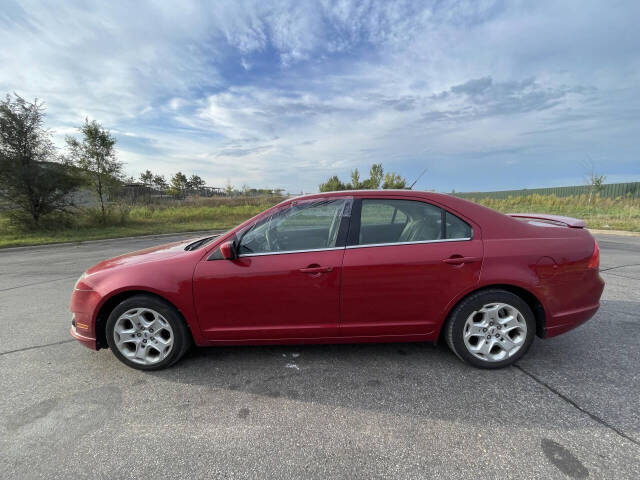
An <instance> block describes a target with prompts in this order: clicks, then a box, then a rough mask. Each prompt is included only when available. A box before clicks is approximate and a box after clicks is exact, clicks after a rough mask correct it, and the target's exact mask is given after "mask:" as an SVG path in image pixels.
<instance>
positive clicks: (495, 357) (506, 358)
mask: <svg viewBox="0 0 640 480" xmlns="http://www.w3.org/2000/svg"><path fill="white" fill-rule="evenodd" d="M535 331H536V323H535V318H534V315H533V312H532V311H531V308H529V305H527V303H526V302H525V301H524V300H523V299H522V298H520V297H519V296H517V295H516V294H514V293H511V292H508V291H506V290H499V289H491V290H484V291H480V292H478V293H475V294H472V295H470V296H469V297H467V298H465V299H464V300H462V301H461V302H460V303H459V304H458V305H457V306H456V307H455V308H454V309H453V311H452V312H451V315H450V316H449V319H448V322H447V324H446V326H445V332H444V333H445V339H446V341H447V344H448V345H449V348H451V350H452V351H453V353H455V354H456V355H457V356H458V357H459V358H460V359H462V360H463V361H465V362H467V363H470V364H472V365H474V366H476V367H479V368H501V367H506V366H508V365H511V364H513V363H514V362H516V361H517V360H518V359H519V358H521V357H522V356H523V355H524V354H525V353H526V352H527V350H528V349H529V347H530V346H531V343H532V342H533V337H534V336H535Z"/></svg>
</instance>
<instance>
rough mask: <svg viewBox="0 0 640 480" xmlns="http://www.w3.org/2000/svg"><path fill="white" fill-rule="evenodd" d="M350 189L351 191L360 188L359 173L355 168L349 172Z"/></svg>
mask: <svg viewBox="0 0 640 480" xmlns="http://www.w3.org/2000/svg"><path fill="white" fill-rule="evenodd" d="M351 188H352V189H353V190H358V189H359V188H362V182H361V181H360V172H359V171H358V169H357V168H354V169H353V170H351Z"/></svg>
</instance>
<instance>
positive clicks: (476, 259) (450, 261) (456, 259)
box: [442, 255, 482, 265]
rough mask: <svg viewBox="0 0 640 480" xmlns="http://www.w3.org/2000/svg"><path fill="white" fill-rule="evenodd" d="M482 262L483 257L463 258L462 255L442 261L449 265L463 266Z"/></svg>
mask: <svg viewBox="0 0 640 480" xmlns="http://www.w3.org/2000/svg"><path fill="white" fill-rule="evenodd" d="M480 260H482V258H481V257H463V256H462V255H452V256H451V257H449V258H445V259H444V260H442V261H443V262H444V263H448V264H449V265H462V264H463V263H473V262H479V261H480Z"/></svg>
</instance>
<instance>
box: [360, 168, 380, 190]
mask: <svg viewBox="0 0 640 480" xmlns="http://www.w3.org/2000/svg"><path fill="white" fill-rule="evenodd" d="M383 175H384V169H383V168H382V164H381V163H374V164H373V165H371V169H370V170H369V180H365V182H364V183H366V184H367V186H366V187H364V188H369V189H371V190H377V189H378V188H380V184H381V183H382V177H383Z"/></svg>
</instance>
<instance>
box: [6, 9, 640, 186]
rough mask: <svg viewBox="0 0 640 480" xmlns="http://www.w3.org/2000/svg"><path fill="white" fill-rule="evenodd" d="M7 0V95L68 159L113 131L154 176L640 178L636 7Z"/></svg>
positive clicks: (459, 182)
mask: <svg viewBox="0 0 640 480" xmlns="http://www.w3.org/2000/svg"><path fill="white" fill-rule="evenodd" d="M0 3H1V4H2V7H1V8H0V45H1V48H0V93H6V92H16V93H18V94H20V95H22V96H25V97H27V98H29V99H32V98H34V97H38V98H39V99H42V100H44V101H45V102H46V104H47V107H48V111H47V112H48V125H49V126H50V127H51V129H53V130H54V131H55V136H56V141H57V143H58V144H59V145H60V146H61V147H62V146H63V145H64V136H65V135H66V134H70V133H74V132H75V128H76V127H77V126H78V125H79V124H80V123H81V122H82V121H83V119H84V118H85V117H89V118H90V119H96V120H98V121H100V122H101V123H102V124H103V125H104V126H105V127H107V128H109V129H110V130H111V131H112V132H113V133H114V134H115V135H116V137H117V139H118V151H119V157H120V158H121V159H122V160H123V161H124V162H126V170H127V172H128V173H129V174H133V175H136V176H137V174H138V173H139V172H140V171H142V170H144V169H147V168H149V169H151V170H153V171H155V172H158V173H162V174H165V175H170V174H171V173H172V172H175V171H177V170H182V171H183V172H185V173H187V174H191V173H197V174H199V175H201V176H202V177H203V178H205V179H206V180H207V182H208V183H209V184H210V185H214V186H222V185H224V184H225V183H226V181H227V179H230V180H231V182H232V184H234V185H236V186H240V185H242V184H247V185H249V186H252V187H282V188H285V189H287V190H289V191H292V192H299V191H301V190H303V191H305V192H312V191H315V190H317V185H318V183H320V182H321V181H322V180H323V179H325V178H326V177H328V176H329V175H332V174H339V175H341V176H343V177H344V178H345V180H346V179H348V175H349V171H350V170H351V169H352V168H354V167H358V168H359V169H360V171H361V172H362V171H366V170H368V166H369V165H370V164H371V163H373V162H382V163H383V164H384V166H385V169H386V170H394V171H397V172H398V173H400V174H402V175H404V176H405V177H407V178H409V179H413V178H414V177H415V176H417V175H418V174H419V173H420V171H422V170H423V169H424V168H427V169H428V171H427V173H426V175H425V176H424V177H423V178H422V180H421V181H420V182H418V184H417V187H419V188H421V189H432V188H433V189H437V190H440V191H451V190H452V189H455V190H456V191H476V190H493V189H508V188H524V187H538V186H555V185H566V184H581V183H583V182H584V177H585V174H586V173H587V170H588V168H589V167H587V166H585V164H588V163H589V162H590V163H591V164H592V165H593V166H594V169H595V170H596V171H597V172H599V173H603V174H605V175H607V179H608V181H611V182H614V181H631V180H640V155H639V154H640V28H638V25H637V21H638V19H639V18H640V2H638V1H636V0H630V1H613V0H608V1H604V0H603V1H600V2H590V1H585V0H581V1H534V2H532V1H522V2H518V1H473V0H468V1H460V2H458V1H417V0H416V1H407V2H392V1H386V0H385V1H382V0H380V1H355V0H344V1H335V2H334V1H326V0H325V1H309V2H307V1H301V0H291V1H269V0H259V1H255V2H254V1H240V0H232V1H228V2H224V1H215V2H213V1H206V2H193V1H186V0H181V1H179V2H175V3H171V2H168V1H157V2H144V1H136V2H115V1H113V2H111V1H110V2H105V1H97V2H90V1H77V2H70V1H57V2H30V1H24V0H21V1H19V2H15V3H14V2H13V1H12V0H0ZM118 3H120V5H118Z"/></svg>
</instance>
